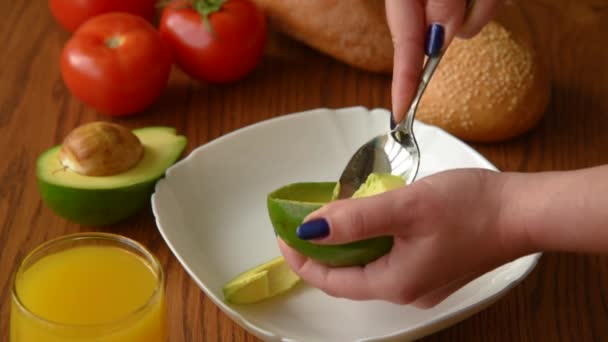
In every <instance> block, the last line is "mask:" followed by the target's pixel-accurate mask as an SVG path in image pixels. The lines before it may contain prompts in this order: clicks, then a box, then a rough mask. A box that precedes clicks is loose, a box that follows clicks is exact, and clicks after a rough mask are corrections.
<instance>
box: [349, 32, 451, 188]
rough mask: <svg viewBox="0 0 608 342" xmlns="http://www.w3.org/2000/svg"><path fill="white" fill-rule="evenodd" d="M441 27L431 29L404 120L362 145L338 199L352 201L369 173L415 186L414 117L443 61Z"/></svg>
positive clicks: (354, 156) (418, 149)
mask: <svg viewBox="0 0 608 342" xmlns="http://www.w3.org/2000/svg"><path fill="white" fill-rule="evenodd" d="M442 45H443V27H442V26H441V25H438V24H433V25H431V27H430V29H429V34H428V37H427V44H426V55H427V56H428V58H427V60H426V63H425V65H424V68H423V70H422V75H421V78H420V84H419V85H418V90H417V92H416V96H415V97H414V99H413V100H412V103H411V105H410V108H409V110H408V112H407V114H406V116H405V118H404V119H403V120H402V121H401V122H399V123H398V124H394V123H393V121H392V120H391V124H390V126H391V129H390V131H389V132H387V133H385V134H381V135H378V136H376V137H374V138H372V139H371V140H369V141H368V142H367V143H365V144H363V145H362V146H361V147H360V148H359V149H358V150H357V151H356V152H355V153H354V154H353V156H352V157H351V159H350V160H349V162H348V164H347V165H346V167H345V168H344V171H343V172H342V175H341V176H340V179H339V192H338V195H337V198H338V199H344V198H349V197H351V196H352V195H353V194H354V193H355V191H357V189H359V187H360V186H361V184H363V183H364V182H365V180H366V179H367V177H368V176H369V175H370V174H371V173H390V174H393V175H397V176H401V177H403V178H404V179H405V183H406V184H410V183H412V182H414V180H415V179H416V175H417V174H418V168H419V166H420V148H419V147H418V143H417V142H416V137H415V136H414V127H413V126H414V117H415V116H416V110H417V108H418V104H419V103H420V98H421V97H422V94H423V93H424V90H425V89H426V86H427V84H428V83H429V81H430V80H431V77H432V75H433V73H434V72H435V69H436V68H437V65H439V62H440V61H441V57H443V53H444V50H443V49H442Z"/></svg>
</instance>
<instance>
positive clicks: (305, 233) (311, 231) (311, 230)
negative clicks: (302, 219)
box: [296, 218, 329, 240]
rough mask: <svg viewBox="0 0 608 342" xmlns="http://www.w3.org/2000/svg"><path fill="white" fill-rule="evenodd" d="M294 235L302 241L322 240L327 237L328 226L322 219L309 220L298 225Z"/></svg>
mask: <svg viewBox="0 0 608 342" xmlns="http://www.w3.org/2000/svg"><path fill="white" fill-rule="evenodd" d="M296 234H297V235H298V237H299V238H300V239H302V240H312V239H319V238H323V237H326V236H327V235H329V224H328V223H327V220H325V219H323V218H320V219H316V220H311V221H308V222H306V223H303V224H302V225H300V226H299V227H298V229H296Z"/></svg>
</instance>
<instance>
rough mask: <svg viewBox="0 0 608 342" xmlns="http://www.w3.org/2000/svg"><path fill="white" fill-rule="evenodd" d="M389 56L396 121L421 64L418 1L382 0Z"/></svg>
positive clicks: (421, 12) (420, 8)
mask: <svg viewBox="0 0 608 342" xmlns="http://www.w3.org/2000/svg"><path fill="white" fill-rule="evenodd" d="M386 16H387V19H388V25H389V28H390V31H391V35H392V39H393V46H394V56H393V61H394V62H393V84H392V90H391V92H392V101H393V104H392V108H393V117H394V119H395V121H396V122H400V121H401V120H402V119H403V118H404V116H405V113H406V112H407V110H408V107H409V105H410V103H411V102H412V99H413V97H414V94H415V92H416V89H417V87H418V80H419V78H420V73H421V70H422V62H423V61H424V40H425V26H426V25H425V15H424V7H423V5H422V2H421V1H420V0H406V1H404V0H386Z"/></svg>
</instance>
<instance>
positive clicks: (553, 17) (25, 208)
mask: <svg viewBox="0 0 608 342" xmlns="http://www.w3.org/2000/svg"><path fill="white" fill-rule="evenodd" d="M44 3H45V2H43V1H26V0H17V1H2V2H1V3H0V13H1V14H2V16H3V17H2V20H0V46H1V48H0V156H1V157H2V162H1V163H0V270H1V271H0V302H1V303H2V304H1V305H2V307H1V310H0V317H1V318H0V339H1V340H7V339H8V337H7V336H8V317H9V305H8V304H9V299H10V284H9V279H10V274H11V272H12V271H13V270H14V268H15V267H16V265H17V263H18V261H19V260H21V258H22V257H23V256H24V255H25V254H26V253H27V252H28V251H30V250H31V249H33V248H34V247H35V246H37V245H39V244H40V243H42V242H44V241H46V240H48V239H51V238H54V237H57V236H60V235H63V234H66V233H72V232H79V231H91V230H101V228H92V227H85V226H79V225H77V224H73V223H70V222H67V221H66V220H64V219H62V218H60V217H58V216H56V215H55V214H54V213H53V212H51V211H50V209H49V208H48V207H46V206H45V205H44V204H43V203H42V202H41V199H40V195H39V193H38V188H37V184H36V177H35V161H36V158H37V157H38V155H39V154H40V153H41V152H42V151H43V150H45V149H47V148H48V147H50V146H52V145H54V144H57V143H59V142H60V141H61V140H62V138H63V137H64V136H65V135H66V134H67V133H68V132H69V131H70V130H71V129H72V128H74V127H75V126H77V125H79V124H82V123H86V122H90V121H93V120H97V119H108V118H107V117H104V116H101V115H99V114H97V113H96V112H95V111H93V110H91V109H89V108H87V107H85V106H83V105H82V104H81V103H79V102H78V101H77V100H75V99H74V98H73V97H72V96H71V95H70V92H69V91H68V90H67V89H66V88H65V86H64V84H63V82H62V80H61V75H60V72H59V55H60V51H61V48H62V45H63V43H64V42H65V41H66V39H67V38H68V34H67V33H66V32H64V31H63V30H62V29H60V28H59V27H58V25H57V24H56V23H55V21H54V20H53V19H52V17H51V15H50V13H49V11H48V9H47V7H46V6H45V5H44ZM521 3H522V4H521V6H522V8H523V12H524V13H525V15H526V19H527V21H528V22H529V24H530V26H531V28H532V31H533V34H534V37H535V39H534V42H535V44H536V45H537V47H538V49H539V50H540V51H542V53H543V55H544V60H545V62H546V63H547V64H548V66H549V68H550V70H551V72H552V102H551V104H550V107H549V109H548V112H547V114H546V116H545V118H544V120H543V121H542V122H541V123H540V125H539V126H538V127H536V128H535V129H534V130H533V131H531V132H530V133H529V134H526V135H524V136H522V137H519V138H517V139H515V140H513V141H509V142H505V143H500V144H493V145H475V147H476V148H477V149H478V150H479V151H480V152H481V153H483V154H484V155H485V156H486V157H487V158H488V159H489V160H490V161H492V162H493V163H494V164H495V165H497V166H498V167H499V168H500V169H502V170H517V171H540V170H563V169H573V168H581V167H586V166H591V165H597V164H601V163H608V134H607V133H606V129H607V128H608V66H607V65H606V63H607V62H608V38H607V37H608V4H607V3H606V1H605V0H593V1H592V0H586V1H581V0H569V1H568V0H561V1H556V0H534V1H533V0H529V1H521ZM272 42H273V43H272V44H271V45H272V46H273V48H271V49H269V50H273V51H274V52H273V53H269V55H268V57H267V58H266V59H265V60H264V61H263V63H262V64H261V65H260V66H259V68H258V69H257V70H256V71H255V72H254V73H253V74H252V75H251V76H250V77H248V78H247V79H245V80H243V81H241V82H239V83H236V84H234V85H228V86H212V85H207V84H204V83H199V82H195V81H192V80H190V79H188V77H186V76H184V74H182V73H181V72H178V71H177V70H175V71H174V72H173V74H172V78H171V81H170V86H169V88H168V89H167V90H166V91H165V93H164V94H163V96H162V98H161V99H160V100H159V102H158V103H157V104H156V105H154V106H153V107H151V108H150V109H149V110H148V111H147V112H146V113H145V114H142V115H138V116H136V117H131V118H125V119H115V120H114V121H116V122H120V123H122V124H124V125H126V126H129V127H136V126H143V125H158V124H162V125H171V126H175V127H177V129H178V130H179V132H181V133H182V134H185V135H187V136H188V138H189V145H188V151H187V152H189V151H190V150H191V149H192V148H195V147H196V146H199V145H201V144H204V143H206V142H208V141H210V140H212V139H214V138H217V137H219V136H221V135H223V134H226V133H228V132H230V131H233V130H235V129H237V128H240V127H243V126H246V125H249V124H252V123H255V122H257V121H260V120H262V119H267V118H271V117H275V116H279V115H282V114H284V113H289V112H294V111H299V110H306V109H311V108H316V107H323V106H327V107H343V106H352V105H364V106H368V107H390V97H389V94H390V92H389V87H390V78H389V77H388V76H385V75H374V74H370V73H366V72H363V71H359V70H355V69H353V68H350V67H348V66H345V65H343V64H341V63H339V62H337V61H334V60H332V59H330V58H328V57H325V56H323V55H321V54H318V53H316V52H314V51H311V50H309V49H307V48H305V47H303V46H301V45H300V44H297V43H294V42H292V41H289V40H286V39H278V40H272ZM277 48H278V49H277ZM277 51H278V53H277ZM602 61H603V62H602ZM103 230H105V231H110V232H114V233H119V234H123V235H126V236H129V237H132V238H134V239H137V240H139V241H141V242H143V243H144V244H145V245H146V246H148V247H149V248H150V249H151V250H152V251H153V252H154V253H156V255H158V257H159V258H160V260H161V261H162V264H163V265H164V268H165V270H166V272H167V292H168V305H169V317H170V333H171V341H255V340H256V338H255V337H253V336H252V335H250V334H248V333H247V332H245V331H244V330H243V329H242V328H241V327H239V326H238V325H236V324H235V323H233V322H232V321H231V320H230V319H228V318H227V316H225V315H224V314H223V313H222V312H221V311H220V310H219V309H218V308H217V307H216V306H215V305H214V304H213V303H212V302H211V301H210V300H209V299H207V298H206V297H205V295H204V294H203V293H202V291H201V290H200V289H199V288H198V287H197V286H196V285H195V283H194V282H193V281H192V280H191V279H190V278H189V277H188V275H187V274H186V273H185V272H184V270H183V269H182V268H181V266H180V265H179V263H178V262H177V260H176V259H175V258H174V257H173V256H172V255H171V253H170V251H169V249H168V248H167V246H166V245H165V243H164V242H163V240H162V238H161V236H160V235H159V234H158V232H157V230H156V227H155V225H154V221H153V217H152V214H151V211H150V210H149V209H148V210H144V211H143V212H142V213H141V214H140V215H138V216H137V217H134V218H132V219H130V220H128V221H127V222H124V223H122V224H117V225H114V226H112V227H109V228H103ZM428 340H429V341H435V340H436V341H443V340H448V341H476V340H483V341H514V340H517V341H539V340H547V341H559V340H576V341H600V340H608V258H606V257H601V256H577V255H567V254H555V253H552V254H546V255H545V256H544V257H543V258H542V259H541V261H540V263H539V265H538V267H537V268H536V269H535V270H534V271H533V272H532V273H531V274H530V275H529V277H528V278H527V279H526V280H525V281H524V282H523V283H522V284H521V285H519V286H517V287H516V288H515V289H513V290H512V291H511V292H510V293H509V294H507V295H506V297H504V298H503V299H501V300H500V301H498V302H497V303H496V304H495V305H493V306H491V307H490V308H488V309H486V310H484V311H482V312H481V313H479V314H477V315H475V316H473V317H471V318H469V319H467V320H466V321H464V322H462V323H459V324H457V325H455V326H453V327H451V328H449V329H447V330H444V331H442V332H439V333H437V334H435V335H433V336H429V337H428Z"/></svg>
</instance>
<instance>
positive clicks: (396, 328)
mask: <svg viewBox="0 0 608 342" xmlns="http://www.w3.org/2000/svg"><path fill="white" fill-rule="evenodd" d="M388 119H389V112H388V111H386V110H380V109H375V110H372V111H368V110H367V109H365V108H361V107H354V108H344V109H340V110H329V109H316V110H311V111H307V112H302V113H295V114H291V115H286V116H281V117H278V118H275V119H271V120H267V121H264V122H260V123H257V124H255V125H252V126H249V127H245V128H243V129H240V130H237V131H235V132H232V133H230V134H227V135H225V136H223V137H221V138H219V139H216V140H215V141H212V142H210V143H208V144H206V145H204V146H201V147H199V148H197V149H196V150H194V151H193V152H192V153H191V154H190V155H189V156H188V157H186V158H184V159H183V160H181V161H180V162H178V163H177V164H176V165H174V166H173V167H171V168H170V169H169V170H168V171H167V173H166V177H165V178H164V179H162V180H161V181H159V183H158V184H157V186H156V192H155V194H154V195H153V196H152V207H153V211H154V215H155V217H156V224H157V226H158V229H159V230H160V233H161V234H162V236H163V238H164V239H165V241H166V243H167V244H168V245H169V247H170V248H171V251H172V252H173V253H174V254H175V256H176V257H177V259H178V260H179V262H180V263H181V264H182V266H183V267H184V268H185V269H186V271H187V272H188V273H189V274H190V276H191V277H192V278H193V279H194V280H195V281H196V283H197V284H198V285H199V286H200V288H201V289H202V290H203V291H204V292H205V293H206V294H207V296H209V298H211V299H212V300H213V301H214V302H215V303H216V304H217V305H218V307H219V308H220V309H221V310H223V311H224V312H225V313H226V314H227V315H228V316H230V317H231V318H232V319H233V320H234V321H235V322H237V323H238V324H239V325H241V326H243V327H244V328H245V329H247V330H248V331H249V332H251V333H253V334H254V335H256V336H258V337H259V338H261V339H263V340H267V341H306V342H308V341H324V342H330V341H340V342H344V341H380V340H382V341H384V340H390V339H399V340H400V341H403V340H407V339H416V338H420V337H422V336H424V335H427V334H430V333H433V332H435V331H437V330H439V329H443V328H445V327H447V326H449V325H451V324H454V323H456V322H458V321H460V320H462V319H465V318H466V317H468V316H470V315H472V314H473V313H476V312H478V311H479V310H482V309H483V308H485V307H487V306H488V305H490V304H491V303H493V302H494V301H495V300H496V299H498V298H499V297H501V296H502V295H504V294H505V292H506V291H508V290H509V289H510V288H512V287H513V286H514V285H516V284H517V283H519V282H520V281H521V280H522V279H523V278H524V277H525V276H526V275H527V274H528V272H530V271H531V270H532V269H533V268H534V266H535V265H536V262H537V260H538V258H539V256H540V254H535V255H530V256H526V257H522V258H520V259H518V260H515V261H513V262H511V263H509V264H506V265H503V266H501V267H499V268H497V269H495V270H494V271H492V272H489V273H487V274H485V275H483V276H482V277H480V278H478V279H476V280H474V281H473V282H471V283H469V284H468V285H467V286H465V287H463V288H462V289H460V290H459V291H458V292H456V293H454V294H453V295H452V296H450V297H449V298H448V299H446V300H445V301H444V302H442V303H441V304H440V305H438V306H437V307H435V308H433V309H430V310H418V309H415V308H413V307H410V306H399V305H393V304H389V303H385V302H379V301H371V302H355V301H349V300H344V299H337V298H333V297H330V296H327V295H325V294H324V293H322V292H321V291H319V290H317V289H315V288H312V287H308V286H306V285H301V286H299V287H297V288H296V289H294V290H293V291H291V292H289V293H286V294H285V295H283V296H279V297H277V298H274V299H272V300H270V301H267V302H262V303H259V304H255V305H249V306H231V305H227V304H225V303H224V302H223V301H222V292H221V289H222V285H223V284H224V283H225V282H227V281H228V280H229V279H231V278H232V277H233V276H235V275H236V274H238V273H240V272H242V271H244V270H245V269H248V268H250V267H253V266H255V265H257V264H259V263H262V262H264V261H267V260H269V259H271V258H272V257H275V256H277V255H280V253H279V250H278V247H277V245H276V241H275V235H274V233H273V230H272V227H271V225H270V220H269V218H268V215H267V211H266V195H267V194H268V193H269V192H270V191H271V190H274V189H276V188H278V187H280V186H282V185H285V184H288V183H293V182H300V181H335V180H336V179H337V178H338V177H339V174H340V172H341V170H342V167H343V166H344V165H345V164H346V162H347V160H348V158H349V157H350V155H351V154H352V153H353V152H354V151H355V150H356V149H357V147H358V146H359V145H361V144H362V143H364V142H365V141H367V140H368V139H370V138H371V137H372V136H374V135H376V134H378V133H381V132H384V131H385V130H386V129H387V127H388ZM414 129H415V132H416V136H417V139H418V142H419V144H420V148H421V150H422V152H421V155H422V160H421V169H420V172H419V177H424V176H426V175H429V174H432V173H434V172H437V171H441V170H446V169H453V168H459V167H482V168H488V169H495V167H494V166H493V165H492V164H490V162H488V161H487V160H486V159H484V158H483V157H482V156H481V155H480V154H478V153H477V152H475V151H474V150H473V149H472V148H470V147H468V146H467V145H465V144H464V143H462V142H461V141H460V140H458V139H456V138H454V137H453V136H451V135H449V134H447V133H446V132H444V131H442V130H440V129H438V128H436V127H432V126H428V125H425V124H422V123H420V122H416V124H415V128H414Z"/></svg>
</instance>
